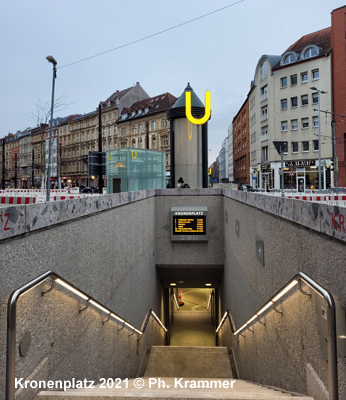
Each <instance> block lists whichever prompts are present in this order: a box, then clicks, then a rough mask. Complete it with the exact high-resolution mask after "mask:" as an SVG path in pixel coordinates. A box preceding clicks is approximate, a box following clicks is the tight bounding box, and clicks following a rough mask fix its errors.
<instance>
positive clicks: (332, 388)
mask: <svg viewBox="0 0 346 400" xmlns="http://www.w3.org/2000/svg"><path fill="white" fill-rule="evenodd" d="M294 281H296V283H297V284H298V285H299V286H298V288H299V290H300V291H301V292H302V293H304V294H307V295H309V293H306V292H303V290H302V289H301V287H300V284H301V281H303V282H305V283H306V284H307V285H308V286H310V287H311V288H312V289H314V290H315V291H316V292H317V293H318V294H319V295H321V296H322V297H323V298H324V301H325V303H326V309H327V326H328V334H327V336H328V337H327V342H328V386H329V400H338V399H339V395H338V357H337V349H336V316H335V302H334V298H333V296H332V294H331V293H330V292H329V291H328V290H326V289H325V288H324V287H322V286H321V285H320V284H318V283H317V282H316V281H314V280H313V279H312V278H310V277H309V276H308V275H306V274H304V273H303V272H299V273H298V274H296V275H295V276H294V277H293V278H292V279H291V280H290V281H288V283H287V284H286V285H285V286H283V287H282V288H281V289H280V290H279V291H278V292H277V293H275V295H274V296H272V297H271V298H270V299H269V300H268V301H267V302H266V303H264V304H263V305H262V307H260V308H259V309H258V310H257V312H255V313H254V314H253V315H252V316H251V318H249V319H248V321H247V322H246V323H245V324H244V325H242V327H241V328H240V329H238V330H237V331H234V329H235V327H234V323H232V322H233V320H232V318H231V316H230V313H229V312H228V310H227V311H226V312H225V314H224V315H223V318H222V320H221V322H220V324H219V326H218V327H217V329H216V333H218V331H219V330H220V329H221V327H222V326H223V324H224V323H225V321H226V320H229V321H230V325H231V330H232V333H233V334H234V335H235V336H237V335H239V334H240V335H241V331H242V330H244V329H245V328H247V327H248V326H249V325H250V324H251V323H253V322H254V321H255V320H256V318H257V317H259V315H260V314H262V313H263V312H264V311H265V310H268V309H269V308H270V307H271V306H272V305H274V307H275V301H277V300H278V299H279V298H280V297H281V295H283V294H285V293H287V292H288V290H287V289H288V288H289V290H290V289H292V288H293V287H294V286H295V285H293V286H292V284H293V282H294ZM227 317H228V318H227ZM258 321H259V322H261V321H260V320H259V319H258ZM261 323H263V322H261Z"/></svg>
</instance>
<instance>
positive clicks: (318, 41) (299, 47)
mask: <svg viewBox="0 0 346 400" xmlns="http://www.w3.org/2000/svg"><path fill="white" fill-rule="evenodd" d="M331 37H332V28H331V27H329V28H325V29H321V30H320V31H317V32H313V33H309V34H308V35H304V36H302V37H301V38H300V39H299V40H297V41H296V42H295V43H293V44H292V45H291V46H290V47H289V48H288V49H287V50H286V51H285V52H284V53H283V54H285V53H287V52H289V51H294V52H296V53H301V52H302V51H303V50H304V49H305V47H307V46H309V45H312V44H314V45H316V46H318V47H320V48H321V53H320V54H325V53H328V52H329V51H330V49H331V47H332V42H331Z"/></svg>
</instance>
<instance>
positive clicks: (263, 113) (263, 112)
mask: <svg viewBox="0 0 346 400" xmlns="http://www.w3.org/2000/svg"><path fill="white" fill-rule="evenodd" d="M267 119H268V106H264V107H262V108H261V121H266V120H267Z"/></svg>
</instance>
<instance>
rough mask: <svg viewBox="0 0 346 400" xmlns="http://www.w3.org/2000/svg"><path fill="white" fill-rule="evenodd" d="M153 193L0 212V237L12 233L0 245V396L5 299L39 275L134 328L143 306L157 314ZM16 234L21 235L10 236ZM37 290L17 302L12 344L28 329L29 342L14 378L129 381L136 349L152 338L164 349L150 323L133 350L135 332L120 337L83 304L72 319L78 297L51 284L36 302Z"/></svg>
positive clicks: (158, 285) (123, 332)
mask: <svg viewBox="0 0 346 400" xmlns="http://www.w3.org/2000/svg"><path fill="white" fill-rule="evenodd" d="M153 195H154V192H153V191H148V192H146V191H143V192H137V193H126V194H119V195H111V196H103V197H102V198H96V197H95V198H88V199H77V200H71V201H66V202H65V201H61V202H56V203H50V204H48V205H45V204H36V205H33V207H30V206H23V207H22V206H19V207H12V208H9V209H8V208H7V209H4V208H1V212H0V214H1V215H8V214H10V219H9V221H7V225H6V227H9V228H10V229H9V230H6V231H4V230H3V231H2V235H3V236H5V237H6V236H10V235H12V239H4V240H2V241H1V242H0V252H1V287H0V304H1V306H0V307H1V308H0V310H1V311H0V358H1V359H0V377H1V378H0V392H1V393H4V392H5V389H4V385H5V364H6V362H5V357H6V309H7V300H8V297H9V295H10V293H11V292H12V291H14V290H15V289H17V288H18V287H19V286H21V285H22V284H24V283H27V282H28V281H30V280H32V279H34V278H36V277H37V276H39V275H41V274H42V273H44V272H46V271H48V270H51V271H54V272H56V273H57V274H59V275H60V276H61V277H63V278H65V279H67V280H68V281H70V282H71V283H72V284H74V285H75V286H76V287H78V288H80V289H81V290H83V291H84V292H86V293H87V294H88V295H90V296H92V297H94V298H95V299H96V300H98V301H100V302H101V303H102V304H104V305H106V306H107V307H109V308H110V309H112V310H113V311H114V312H116V313H118V314H119V315H120V316H123V317H124V318H126V319H127V320H128V321H129V322H130V323H132V324H134V325H135V326H136V327H137V328H138V329H140V327H141V325H142V323H143V320H144V318H145V317H146V314H147V312H148V311H149V309H150V308H153V309H154V311H155V312H156V313H157V314H158V315H159V316H160V311H161V304H160V301H161V299H160V297H161V283H160V282H159V280H158V279H157V276H156V270H155V263H154V251H155V220H154V218H153V215H154V214H155V199H154V197H153ZM6 218H7V217H6ZM3 226H5V225H3ZM22 232H23V233H24V232H26V233H24V234H20V235H18V233H22ZM40 286H42V285H40ZM56 286H57V288H58V286H59V285H58V284H56ZM40 289H41V288H40V287H37V288H34V289H33V290H31V291H30V292H29V293H28V294H25V295H23V296H22V298H21V299H20V300H19V305H18V326H17V329H18V334H17V344H18V345H19V341H20V340H21V338H22V336H23V334H24V333H25V332H26V331H30V332H31V335H32V344H31V348H30V350H29V353H28V355H27V356H26V357H25V358H22V357H20V356H19V355H17V370H16V376H17V377H23V378H25V379H27V378H28V377H29V376H31V379H34V380H36V379H38V378H44V379H47V378H48V377H51V378H53V379H71V378H72V377H75V378H77V377H79V378H80V379H82V378H83V379H84V378H87V379H99V378H101V377H104V378H108V377H131V376H132V377H133V376H135V375H136V373H137V371H138V368H139V365H140V362H141V357H142V355H143V352H144V347H145V346H146V345H150V343H151V341H153V342H154V343H156V344H163V334H162V331H160V333H159V332H156V330H157V328H155V326H152V323H150V329H149V331H148V332H149V336H147V339H145V340H141V341H140V348H139V349H138V351H137V348H136V335H133V336H130V337H128V334H129V333H131V331H129V330H128V329H127V328H125V329H123V330H121V331H119V332H118V330H117V327H120V326H117V324H116V323H114V322H108V323H107V324H105V325H103V324H102V321H101V319H102V313H99V312H96V309H94V307H92V306H90V307H89V309H88V310H86V311H84V312H82V313H79V312H78V308H79V300H78V297H77V296H74V295H71V293H69V294H68V292H67V291H65V290H62V289H61V288H59V289H55V290H53V291H52V292H51V293H49V294H47V295H45V296H43V297H41V296H40ZM151 329H153V334H152V335H153V336H152V335H151V334H150V330H151ZM137 352H138V354H137ZM17 353H18V352H17ZM125 366H126V367H125ZM20 396H21V397H20V398H30V396H31V394H30V391H27V390H25V391H23V392H22V393H20Z"/></svg>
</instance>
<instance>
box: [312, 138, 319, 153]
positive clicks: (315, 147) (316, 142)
mask: <svg viewBox="0 0 346 400" xmlns="http://www.w3.org/2000/svg"><path fill="white" fill-rule="evenodd" d="M312 142H313V144H314V151H318V140H313V141H312Z"/></svg>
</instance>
